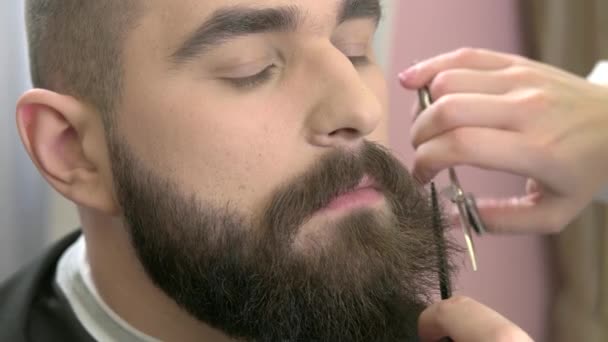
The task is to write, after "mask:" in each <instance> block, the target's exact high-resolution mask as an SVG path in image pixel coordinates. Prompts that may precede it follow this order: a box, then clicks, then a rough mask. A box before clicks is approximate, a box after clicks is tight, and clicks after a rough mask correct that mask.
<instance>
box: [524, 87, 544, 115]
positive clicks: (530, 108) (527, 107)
mask: <svg viewBox="0 0 608 342" xmlns="http://www.w3.org/2000/svg"><path fill="white" fill-rule="evenodd" d="M516 102H517V104H518V105H520V106H522V107H523V108H522V110H521V111H522V112H525V113H527V114H533V115H535V114H536V115H537V114H542V113H545V112H547V111H548V110H549V109H550V107H551V104H552V98H551V96H550V95H549V93H548V92H547V91H545V90H544V89H530V90H527V91H524V92H521V94H519V95H518V96H517V97H516Z"/></svg>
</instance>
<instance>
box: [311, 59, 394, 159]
mask: <svg viewBox="0 0 608 342" xmlns="http://www.w3.org/2000/svg"><path fill="white" fill-rule="evenodd" d="M315 62H316V63H315V73H316V74H315V75H314V80H315V83H313V86H314V87H315V88H316V90H317V91H316V92H315V94H317V96H318V99H317V101H316V102H315V105H314V106H313V108H312V110H311V111H310V113H309V116H308V120H307V121H308V127H309V132H310V134H309V139H310V143H311V144H313V145H316V146H322V147H347V148H348V147H352V146H355V145H359V144H360V143H361V142H362V140H363V139H364V138H365V137H366V136H368V135H369V134H371V133H372V132H373V131H374V130H375V129H376V128H377V127H378V125H379V124H380V121H381V119H382V115H383V108H382V104H381V100H380V99H379V98H378V96H377V94H375V93H374V92H373V91H372V89H371V88H370V86H369V85H368V83H366V80H365V77H363V76H362V75H363V74H362V73H365V72H366V71H365V70H364V69H361V70H358V69H357V68H355V66H353V64H352V63H351V62H350V60H349V59H348V58H346V57H345V56H344V55H343V54H342V53H341V52H340V51H338V50H337V49H331V50H330V51H327V50H326V51H325V53H323V54H317V58H316V59H315ZM360 68H371V66H362V67H360ZM368 81H369V80H368Z"/></svg>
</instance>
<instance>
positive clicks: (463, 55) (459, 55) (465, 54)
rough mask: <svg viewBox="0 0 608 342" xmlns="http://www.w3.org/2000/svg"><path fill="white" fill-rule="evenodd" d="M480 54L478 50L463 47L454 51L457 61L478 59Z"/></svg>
mask: <svg viewBox="0 0 608 342" xmlns="http://www.w3.org/2000/svg"><path fill="white" fill-rule="evenodd" d="M478 54H479V51H478V50H477V49H474V48H472V47H463V48H460V49H458V50H456V51H454V55H453V57H454V59H455V60H456V61H459V62H467V61H470V60H472V59H474V58H475V57H477V55H478Z"/></svg>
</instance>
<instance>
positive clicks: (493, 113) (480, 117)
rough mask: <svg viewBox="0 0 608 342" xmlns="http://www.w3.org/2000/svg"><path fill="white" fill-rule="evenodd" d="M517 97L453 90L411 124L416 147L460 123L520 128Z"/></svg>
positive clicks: (471, 125) (462, 125)
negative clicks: (463, 92)
mask: <svg viewBox="0 0 608 342" xmlns="http://www.w3.org/2000/svg"><path fill="white" fill-rule="evenodd" d="M515 109H516V108H514V106H513V101H511V100H510V99H509V98H507V97H504V96H497V95H483V94H455V95H454V94H450V95H447V96H445V97H442V98H441V99H439V101H437V102H435V103H434V104H433V105H432V106H430V107H429V108H428V109H427V110H426V111H424V112H423V113H421V114H420V115H419V116H418V117H417V119H416V121H415V122H414V124H413V125H412V127H411V139H412V144H413V145H414V147H415V148H417V147H418V146H420V145H421V144H423V143H425V142H427V141H429V140H431V139H433V138H434V137H436V136H438V135H441V134H443V133H445V132H448V131H451V130H454V129H456V128H459V127H487V128H494V129H499V130H513V131H517V127H519V126H520V117H522V116H521V115H517V114H519V113H516V112H515Z"/></svg>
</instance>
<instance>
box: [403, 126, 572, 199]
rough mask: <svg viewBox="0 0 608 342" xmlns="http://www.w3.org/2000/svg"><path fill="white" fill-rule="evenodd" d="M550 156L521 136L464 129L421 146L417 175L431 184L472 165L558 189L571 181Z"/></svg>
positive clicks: (518, 134) (445, 134) (414, 170)
mask: <svg viewBox="0 0 608 342" xmlns="http://www.w3.org/2000/svg"><path fill="white" fill-rule="evenodd" d="M550 155H551V154H550V153H547V152H546V151H545V150H544V149H543V148H542V147H539V146H537V145H536V144H533V143H529V142H528V140H527V139H526V137H525V135H523V134H521V133H517V132H510V131H502V130H496V129H491V128H476V127H473V128H471V127H464V128H457V129H454V130H451V131H449V132H446V133H444V134H441V135H439V136H437V137H435V138H434V139H431V140H429V141H427V142H425V143H424V144H422V145H420V146H419V147H418V148H417V149H416V151H415V154H414V165H413V173H414V175H415V176H416V178H417V179H419V180H420V181H423V182H428V181H429V180H431V179H432V178H433V177H435V175H436V174H437V173H438V172H439V171H441V170H444V169H446V168H448V167H452V166H456V165H471V166H476V167H480V168H483V169H489V170H497V171H505V172H509V173H513V174H518V175H521V176H525V177H529V178H534V179H539V180H542V182H543V184H547V185H548V186H549V187H550V188H552V189H553V188H554V189H558V188H559V180H560V179H567V178H566V175H564V174H563V171H562V170H561V168H559V167H556V165H555V164H556V162H554V160H553V159H552V158H550ZM546 170H552V172H546Z"/></svg>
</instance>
